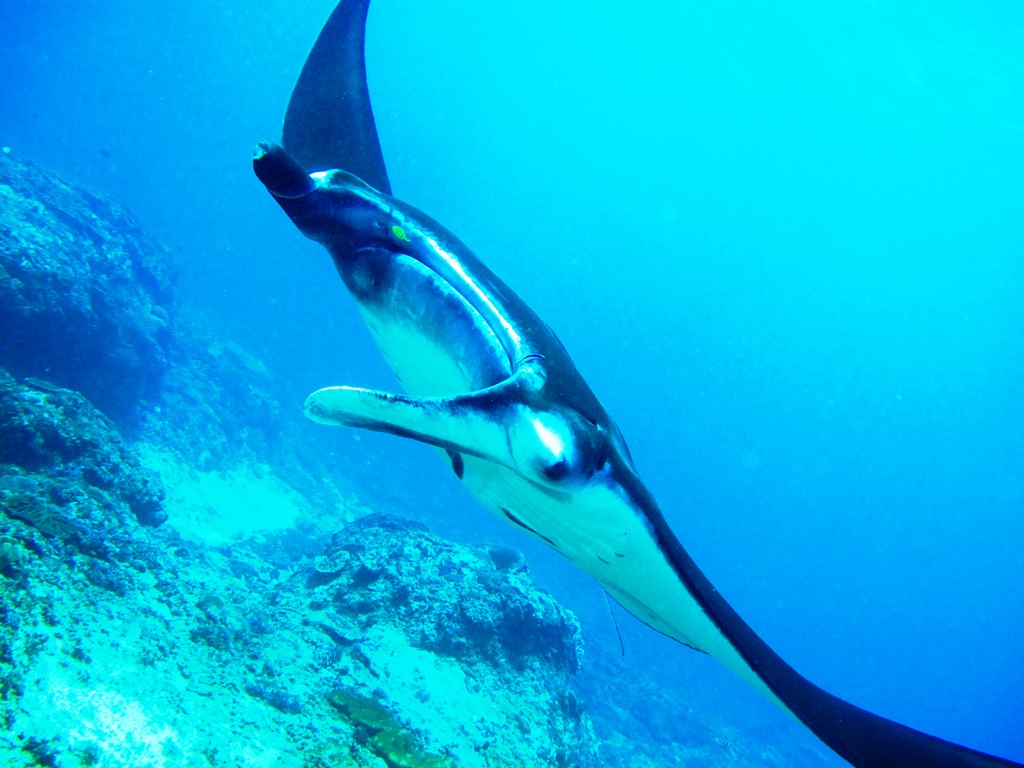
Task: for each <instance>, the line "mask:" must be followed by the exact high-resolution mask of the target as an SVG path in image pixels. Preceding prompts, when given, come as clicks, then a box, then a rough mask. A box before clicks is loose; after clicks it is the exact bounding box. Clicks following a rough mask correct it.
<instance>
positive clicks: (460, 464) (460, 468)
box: [447, 448, 466, 480]
mask: <svg viewBox="0 0 1024 768" xmlns="http://www.w3.org/2000/svg"><path fill="white" fill-rule="evenodd" d="M447 452H448V458H449V459H451V460H452V472H454V473H455V476H456V477H457V478H459V480H461V479H462V476H463V474H465V472H466V462H465V461H463V459H462V454H461V453H459V452H458V451H453V450H452V449H451V448H449V449H448V451H447Z"/></svg>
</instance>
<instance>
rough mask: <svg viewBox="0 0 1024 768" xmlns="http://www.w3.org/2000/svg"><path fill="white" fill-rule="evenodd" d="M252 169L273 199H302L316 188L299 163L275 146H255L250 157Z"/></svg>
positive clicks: (264, 143)
mask: <svg viewBox="0 0 1024 768" xmlns="http://www.w3.org/2000/svg"><path fill="white" fill-rule="evenodd" d="M252 169H253V171H255V173H256V178H258V179H259V180H260V181H261V182H263V186H265V187H266V188H267V191H268V192H270V194H272V195H273V196H274V197H278V198H289V199H290V198H296V197H302V196H303V195H308V194H309V193H310V192H312V191H313V190H314V189H315V188H316V182H315V181H313V179H311V178H310V176H309V174H308V173H306V169H305V168H303V167H302V165H300V164H299V161H298V160H296V159H295V158H294V157H292V156H291V155H289V154H288V153H287V152H286V151H285V150H284V148H283V147H281V146H278V145H277V144H271V143H270V142H260V143H259V144H257V145H256V151H255V152H254V153H253V157H252Z"/></svg>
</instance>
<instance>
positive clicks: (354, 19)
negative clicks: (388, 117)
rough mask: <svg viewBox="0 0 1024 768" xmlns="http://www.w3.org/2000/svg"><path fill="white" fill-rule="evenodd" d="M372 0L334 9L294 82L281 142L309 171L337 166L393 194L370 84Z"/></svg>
mask: <svg viewBox="0 0 1024 768" xmlns="http://www.w3.org/2000/svg"><path fill="white" fill-rule="evenodd" d="M369 4H370V2H369V0H354V1H352V2H343V3H339V4H338V7H337V8H335V9H334V13H332V14H331V17H330V19H328V20H327V23H326V24H325V25H324V28H323V30H322V31H321V32H320V37H319V38H317V41H316V45H314V46H313V50H312V51H310V53H309V57H308V58H307V59H306V64H305V66H303V68H302V74H300V75H299V80H298V82H297V83H296V84H295V90H294V91H293V92H292V98H291V101H289V102H288V111H287V112H286V113H285V117H284V131H283V134H282V139H281V142H282V144H283V145H284V148H285V149H286V150H288V153H289V154H290V155H292V157H294V158H295V159H296V160H298V161H299V163H300V164H301V165H302V166H303V167H304V168H306V169H307V170H309V171H327V170H332V169H336V168H338V169H341V170H343V171H348V172H349V173H352V174H355V175H356V176H358V177H359V178H360V179H362V180H363V181H365V182H366V183H367V184H369V185H370V186H372V187H375V188H376V189H378V190H379V191H381V192H385V193H387V194H391V183H390V182H389V181H388V172H387V169H386V168H385V167H384V156H383V155H382V154H381V151H380V141H379V140H378V138H377V126H376V124H375V123H374V121H373V109H372V108H371V106H370V93H369V91H368V89H367V87H366V61H365V57H364V55H363V44H364V40H365V29H366V9H367V7H368V6H369Z"/></svg>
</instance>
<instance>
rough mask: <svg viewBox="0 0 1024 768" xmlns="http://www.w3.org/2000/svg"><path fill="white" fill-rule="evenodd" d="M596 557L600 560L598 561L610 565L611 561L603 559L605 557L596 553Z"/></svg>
mask: <svg viewBox="0 0 1024 768" xmlns="http://www.w3.org/2000/svg"><path fill="white" fill-rule="evenodd" d="M597 559H598V560H600V561H601V562H602V563H604V564H605V565H611V563H609V562H608V561H607V560H605V559H604V558H603V557H601V556H600V555H598V556H597Z"/></svg>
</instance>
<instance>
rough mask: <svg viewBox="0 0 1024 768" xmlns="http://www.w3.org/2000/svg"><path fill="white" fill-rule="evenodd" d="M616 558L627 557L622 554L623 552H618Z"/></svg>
mask: <svg viewBox="0 0 1024 768" xmlns="http://www.w3.org/2000/svg"><path fill="white" fill-rule="evenodd" d="M615 556H616V557H625V555H624V554H622V553H621V552H616V553H615Z"/></svg>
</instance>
